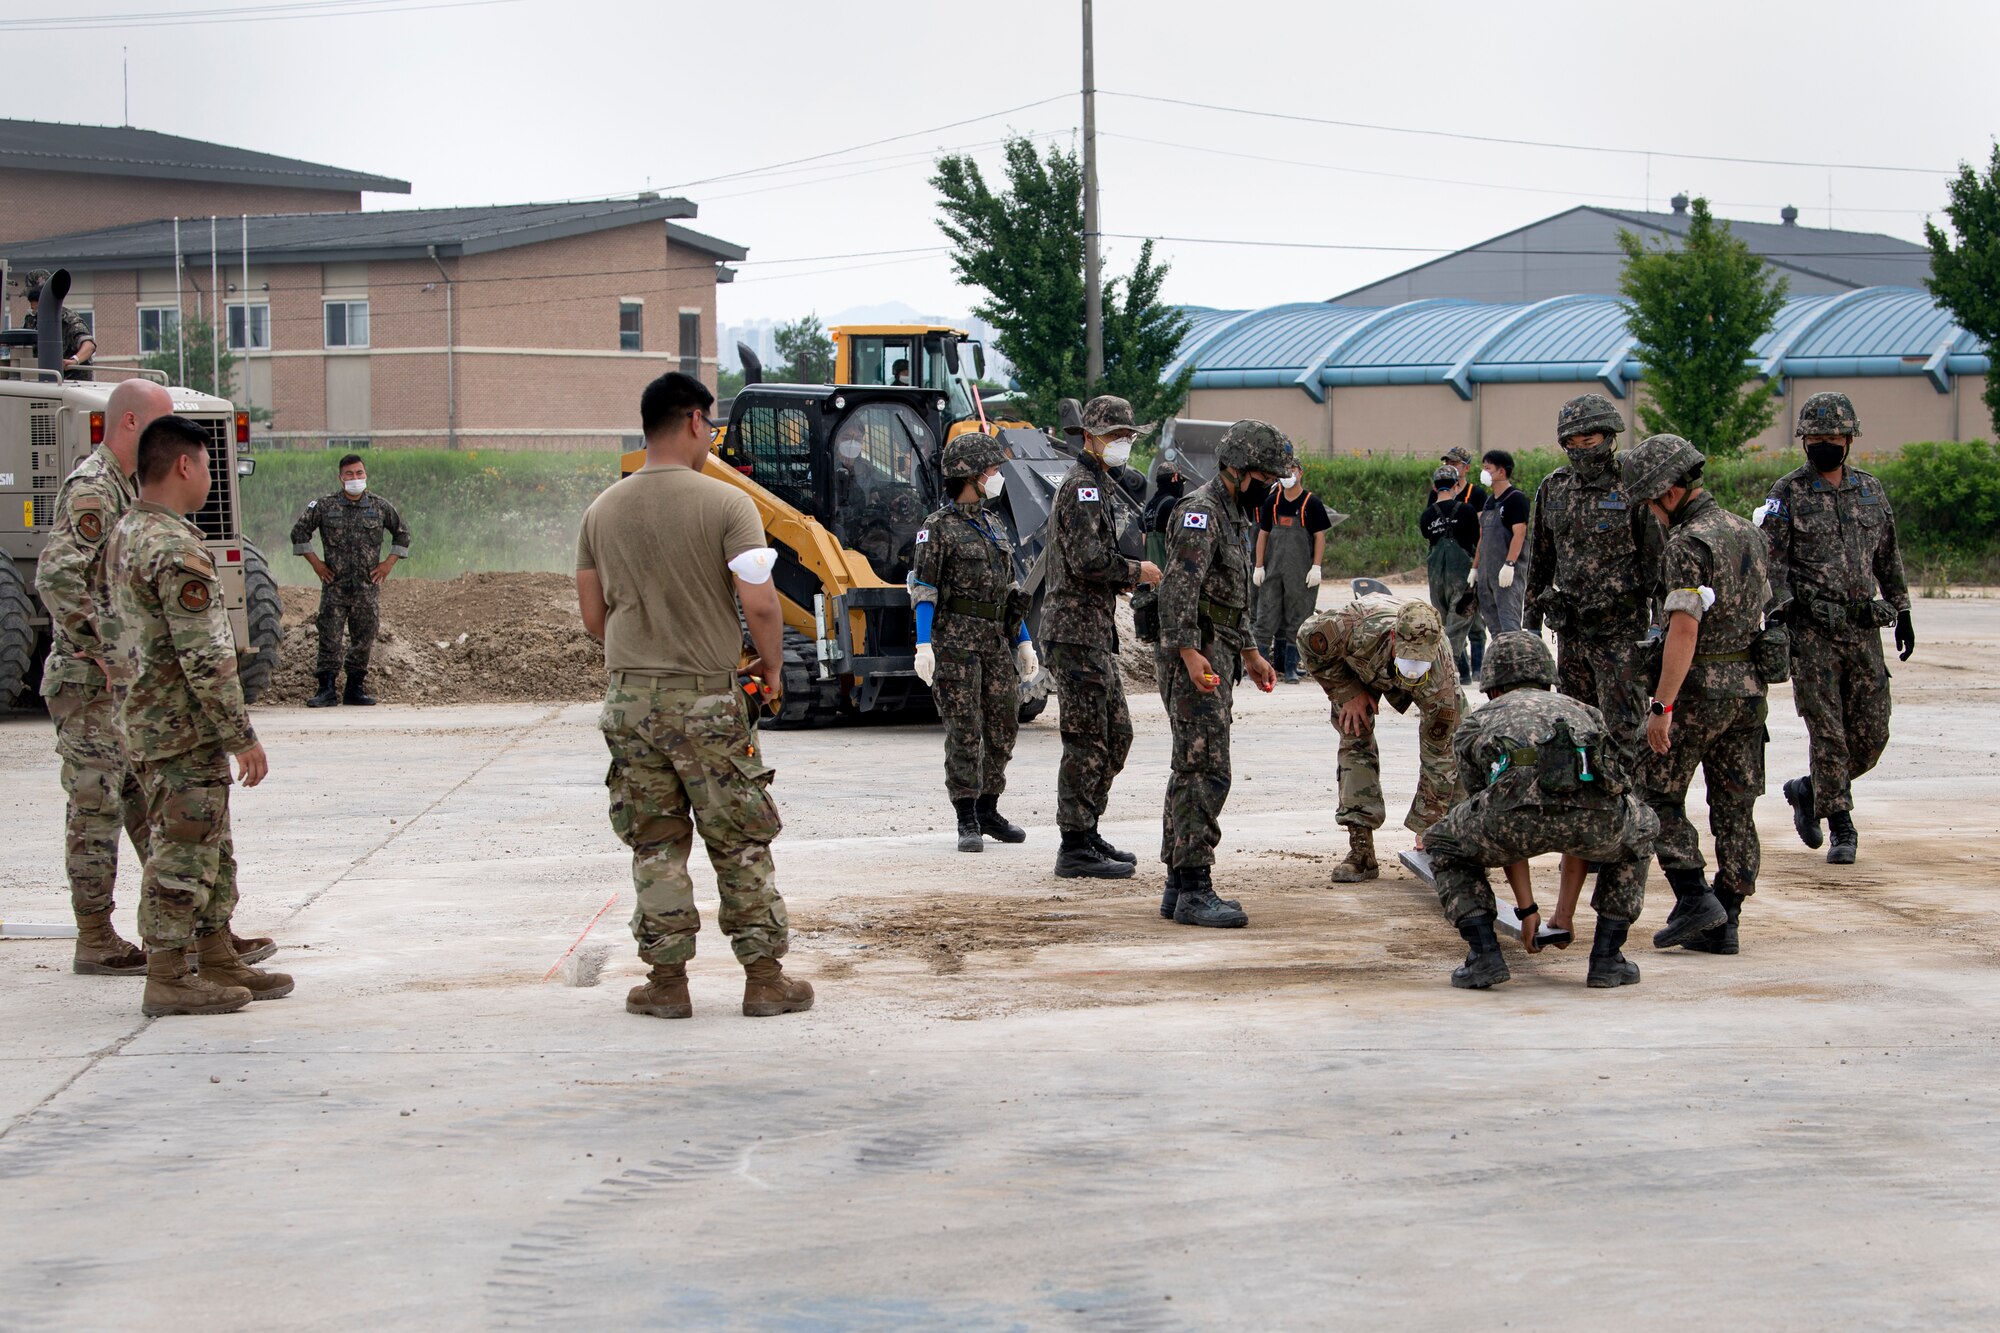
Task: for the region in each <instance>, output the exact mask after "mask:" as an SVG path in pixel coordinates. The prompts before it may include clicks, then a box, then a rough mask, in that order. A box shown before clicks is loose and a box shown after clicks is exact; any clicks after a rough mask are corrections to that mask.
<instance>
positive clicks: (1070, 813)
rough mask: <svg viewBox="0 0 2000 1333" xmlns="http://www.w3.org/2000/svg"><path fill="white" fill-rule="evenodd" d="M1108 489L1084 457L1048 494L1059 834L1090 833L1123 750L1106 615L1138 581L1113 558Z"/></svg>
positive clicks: (1125, 712) (1134, 571) (1113, 641)
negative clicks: (1059, 741)
mask: <svg viewBox="0 0 2000 1333" xmlns="http://www.w3.org/2000/svg"><path fill="white" fill-rule="evenodd" d="M1116 484H1117V483H1116V482H1115V481H1114V480H1112V478H1111V476H1110V474H1109V470H1108V469H1107V468H1106V467H1105V466H1104V463H1103V461H1102V460H1101V459H1099V458H1098V457H1097V456H1096V455H1094V454H1091V453H1089V452H1088V451H1086V452H1084V453H1083V454H1082V455H1081V456H1080V457H1078V459H1077V461H1076V466H1075V467H1073V468H1071V469H1070V471H1069V475H1068V476H1067V477H1064V478H1063V482H1062V485H1061V486H1059V487H1057V488H1056V498H1055V504H1054V507H1053V510H1052V511H1051V513H1050V515H1049V529H1050V531H1051V533H1052V534H1053V538H1052V540H1051V541H1050V542H1049V555H1048V592H1047V594H1046V595H1045V596H1044V598H1043V600H1042V625H1041V629H1042V642H1043V643H1045V644H1047V645H1048V654H1049V672H1050V674H1051V675H1053V676H1054V677H1055V686H1056V705H1057V708H1058V710H1059V717H1058V721H1059V723H1060V725H1061V727H1062V766H1061V767H1060V768H1059V769H1057V771H1056V825H1057V827H1058V828H1060V829H1061V830H1062V831H1063V832H1065V833H1083V832H1086V831H1088V830H1090V829H1094V828H1096V827H1097V821H1098V820H1099V819H1101V818H1102V817H1103V815H1104V810H1105V807H1106V806H1107V805H1109V804H1110V801H1111V784H1112V782H1113V781H1114V780H1115V779H1116V778H1117V777H1118V774H1119V773H1120V772H1121V771H1123V769H1124V767H1125V757H1126V756H1127V755H1128V754H1130V753H1131V750H1132V714H1131V711H1130V710H1129V709H1128V708H1127V707H1126V705H1125V685H1124V682H1123V680H1122V679H1121V678H1120V675H1119V671H1118V626H1117V622H1116V619H1115V611H1116V608H1117V605H1118V594H1119V593H1120V592H1122V591H1124V590H1125V589H1127V588H1131V587H1133V586H1135V585H1136V584H1137V583H1138V582H1139V562H1138V561H1137V560H1132V559H1128V558H1127V557H1126V556H1125V555H1124V553H1123V552H1121V551H1120V550H1119V549H1118V521H1117V517H1116V512H1117V511H1116V510H1115V509H1113V507H1112V502H1111V488H1112V487H1113V486H1115V485H1116Z"/></svg>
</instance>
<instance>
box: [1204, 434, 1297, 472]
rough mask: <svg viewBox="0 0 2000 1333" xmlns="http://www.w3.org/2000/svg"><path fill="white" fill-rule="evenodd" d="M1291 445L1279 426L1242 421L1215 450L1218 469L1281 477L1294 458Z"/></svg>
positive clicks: (1224, 437) (1223, 438)
mask: <svg viewBox="0 0 2000 1333" xmlns="http://www.w3.org/2000/svg"><path fill="white" fill-rule="evenodd" d="M1291 450H1292V442H1291V441H1290V440H1289V439H1287V438H1286V437H1285V433H1284V432H1283V431H1281V430H1279V429H1278V428H1277V427H1276V426H1272V425H1267V424H1266V423H1264V422H1262V421H1239V422H1237V423H1236V424H1235V425H1233V426H1231V427H1230V428H1229V433H1228V434H1226V435H1224V436H1223V437H1222V443H1221V444H1218V445H1217V446H1216V447H1215V462H1216V466H1218V467H1227V468H1235V469H1236V470H1237V471H1238V472H1268V473H1270V474H1271V475H1272V476H1274V477H1276V476H1282V475H1283V474H1284V471H1285V460H1286V459H1287V458H1289V457H1290V456H1291Z"/></svg>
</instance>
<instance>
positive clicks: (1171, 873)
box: [1160, 866, 1243, 921]
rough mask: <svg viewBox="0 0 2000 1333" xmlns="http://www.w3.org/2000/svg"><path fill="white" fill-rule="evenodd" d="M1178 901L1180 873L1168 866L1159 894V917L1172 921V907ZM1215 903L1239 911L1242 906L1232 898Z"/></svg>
mask: <svg viewBox="0 0 2000 1333" xmlns="http://www.w3.org/2000/svg"><path fill="white" fill-rule="evenodd" d="M1180 900H1181V872H1180V871H1178V870H1176V869H1174V868H1173V867H1172V866H1168V867H1167V886H1166V888H1165V889H1164V890H1163V891H1162V892H1161V894H1160V915H1161V916H1163V917H1165V918H1166V919H1167V920H1169V921H1172V920H1173V919H1174V905H1175V904H1176V903H1178V902H1180ZM1215 901H1217V902H1219V903H1221V904H1222V905H1223V906H1224V907H1234V908H1238V909H1241V908H1242V906H1243V904H1242V903H1239V902H1237V901H1236V900H1235V899H1234V898H1217V899H1216V900H1215Z"/></svg>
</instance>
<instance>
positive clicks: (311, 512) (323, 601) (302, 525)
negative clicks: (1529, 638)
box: [292, 454, 410, 708]
mask: <svg viewBox="0 0 2000 1333" xmlns="http://www.w3.org/2000/svg"><path fill="white" fill-rule="evenodd" d="M315 532H316V533H318V534H319V538H320V541H321V543H322V544H323V545H324V546H325V547H326V558H325V559H324V560H322V559H321V558H320V557H319V556H317V555H315V554H314V553H313V548H312V539H313V534H314V533H315ZM385 534H386V535H387V536H388V538H389V554H388V556H387V557H386V558H385V557H384V556H383V555H382V538H383V536H384V535H385ZM409 553H410V526H409V524H407V523H405V522H403V516H402V515H401V514H400V513H398V512H396V506H394V505H392V504H390V503H389V502H388V501H387V500H385V499H383V498H382V497H381V496H379V495H375V494H373V493H372V492H370V491H369V489H368V468H367V465H366V464H364V463H363V462H362V461H361V455H360V454H348V455H347V456H346V457H345V458H342V459H341V460H340V489H339V490H337V491H335V492H334V493H333V494H331V495H323V496H321V497H320V498H319V499H317V500H311V501H308V502H307V503H306V507H305V508H304V509H303V510H301V511H300V513H299V520H298V522H296V523H294V524H292V554H293V555H300V556H304V557H305V559H306V563H308V564H310V565H311V566H312V567H313V573H315V574H317V575H319V581H320V590H319V620H318V622H317V623H318V627H319V672H318V674H319V693H317V694H315V695H314V696H313V697H312V698H310V699H308V700H306V707H308V708H330V707H332V706H333V705H334V704H337V703H340V704H361V705H367V704H372V703H374V702H375V697H374V696H373V695H371V694H369V693H368V652H369V650H370V649H371V648H373V647H374V646H375V631H376V629H377V628H378V627H379V625H380V623H381V592H382V587H381V585H382V584H383V583H384V582H385V581H386V580H387V579H388V577H389V573H390V571H391V570H393V569H395V567H396V562H397V561H398V560H401V559H402V558H403V557H404V556H406V555H408V554H409ZM343 630H345V631H346V634H347V655H346V658H345V662H346V666H347V691H346V693H345V694H340V695H336V694H335V693H334V689H333V686H334V680H335V678H336V677H337V676H338V674H339V671H340V668H341V664H342V660H343V659H342V657H341V651H340V639H341V632H342V631H343Z"/></svg>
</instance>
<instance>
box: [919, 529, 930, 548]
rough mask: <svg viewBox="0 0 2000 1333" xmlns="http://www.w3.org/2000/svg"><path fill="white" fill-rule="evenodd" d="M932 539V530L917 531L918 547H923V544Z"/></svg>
mask: <svg viewBox="0 0 2000 1333" xmlns="http://www.w3.org/2000/svg"><path fill="white" fill-rule="evenodd" d="M930 539H931V530H930V529H929V528H918V529H917V542H916V544H917V545H918V546H922V545H923V544H924V543H925V542H927V541H929V540H930Z"/></svg>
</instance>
